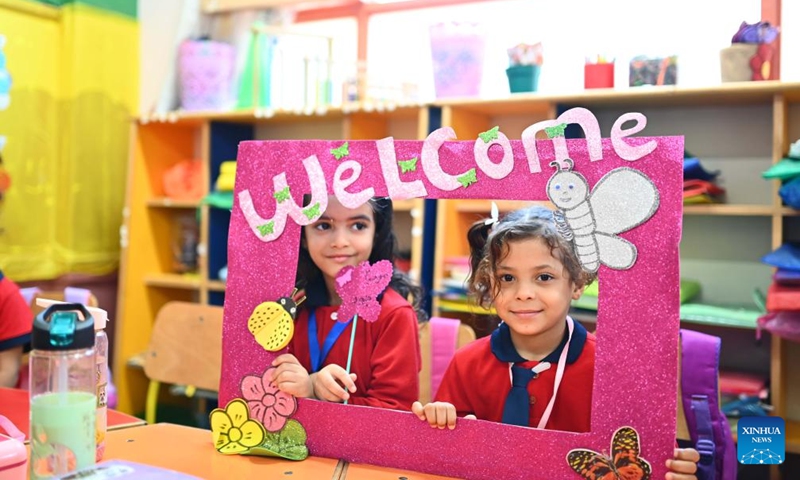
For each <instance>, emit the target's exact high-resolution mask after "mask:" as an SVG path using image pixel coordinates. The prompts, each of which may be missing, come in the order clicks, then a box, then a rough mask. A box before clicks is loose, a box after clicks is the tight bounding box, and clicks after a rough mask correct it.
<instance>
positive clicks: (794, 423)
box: [786, 419, 800, 454]
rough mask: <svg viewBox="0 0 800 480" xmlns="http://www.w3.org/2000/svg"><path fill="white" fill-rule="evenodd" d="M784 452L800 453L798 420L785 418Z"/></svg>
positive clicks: (799, 423)
mask: <svg viewBox="0 0 800 480" xmlns="http://www.w3.org/2000/svg"><path fill="white" fill-rule="evenodd" d="M786 453H798V454H800V421H798V420H789V419H787V420H786Z"/></svg>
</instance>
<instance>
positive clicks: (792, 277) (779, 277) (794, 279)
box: [772, 268, 800, 285]
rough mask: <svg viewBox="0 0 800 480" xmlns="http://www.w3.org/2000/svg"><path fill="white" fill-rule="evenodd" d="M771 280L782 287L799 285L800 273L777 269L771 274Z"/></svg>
mask: <svg viewBox="0 0 800 480" xmlns="http://www.w3.org/2000/svg"><path fill="white" fill-rule="evenodd" d="M772 279H773V280H774V281H776V282H778V283H780V284H782V285H800V272H798V271H796V270H785V269H783V268H779V269H777V270H775V273H774V274H772Z"/></svg>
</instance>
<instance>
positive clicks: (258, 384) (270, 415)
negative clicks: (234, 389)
mask: <svg viewBox="0 0 800 480" xmlns="http://www.w3.org/2000/svg"><path fill="white" fill-rule="evenodd" d="M273 370H275V367H270V368H268V369H267V371H266V372H264V374H263V375H262V376H260V377H258V376H255V375H247V376H246V377H244V378H243V379H242V397H244V399H245V400H246V401H247V407H248V408H249V410H250V416H251V417H252V418H254V419H256V420H258V421H259V422H261V424H262V425H264V428H265V429H266V430H267V431H268V432H278V431H280V430H281V429H282V428H283V426H284V425H286V421H287V420H288V419H289V417H291V416H292V414H294V412H295V410H297V400H296V399H295V398H294V397H293V396H292V395H290V394H288V393H286V392H282V391H280V390H279V389H278V386H277V385H275V384H274V383H273V382H272V371H273Z"/></svg>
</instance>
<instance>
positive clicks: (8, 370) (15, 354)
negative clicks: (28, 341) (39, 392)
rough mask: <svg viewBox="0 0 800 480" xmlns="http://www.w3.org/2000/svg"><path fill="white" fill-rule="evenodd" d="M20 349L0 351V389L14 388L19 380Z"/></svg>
mask: <svg viewBox="0 0 800 480" xmlns="http://www.w3.org/2000/svg"><path fill="white" fill-rule="evenodd" d="M21 358H22V347H14V348H9V349H8V350H3V351H0V387H7V388H14V387H15V386H16V385H17V381H18V380H19V367H20V359H21Z"/></svg>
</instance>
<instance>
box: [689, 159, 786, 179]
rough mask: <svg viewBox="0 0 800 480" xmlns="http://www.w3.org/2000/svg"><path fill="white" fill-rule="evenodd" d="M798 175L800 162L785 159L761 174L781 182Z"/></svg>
mask: <svg viewBox="0 0 800 480" xmlns="http://www.w3.org/2000/svg"><path fill="white" fill-rule="evenodd" d="M798 175H800V160H796V159H793V158H784V159H783V160H781V161H780V162H778V163H776V164H775V165H773V166H771V167H769V169H768V170H767V171H766V172H764V173H762V174H761V176H762V177H764V178H777V179H780V180H791V179H793V178H794V177H796V176H798ZM684 178H685V175H684Z"/></svg>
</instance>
